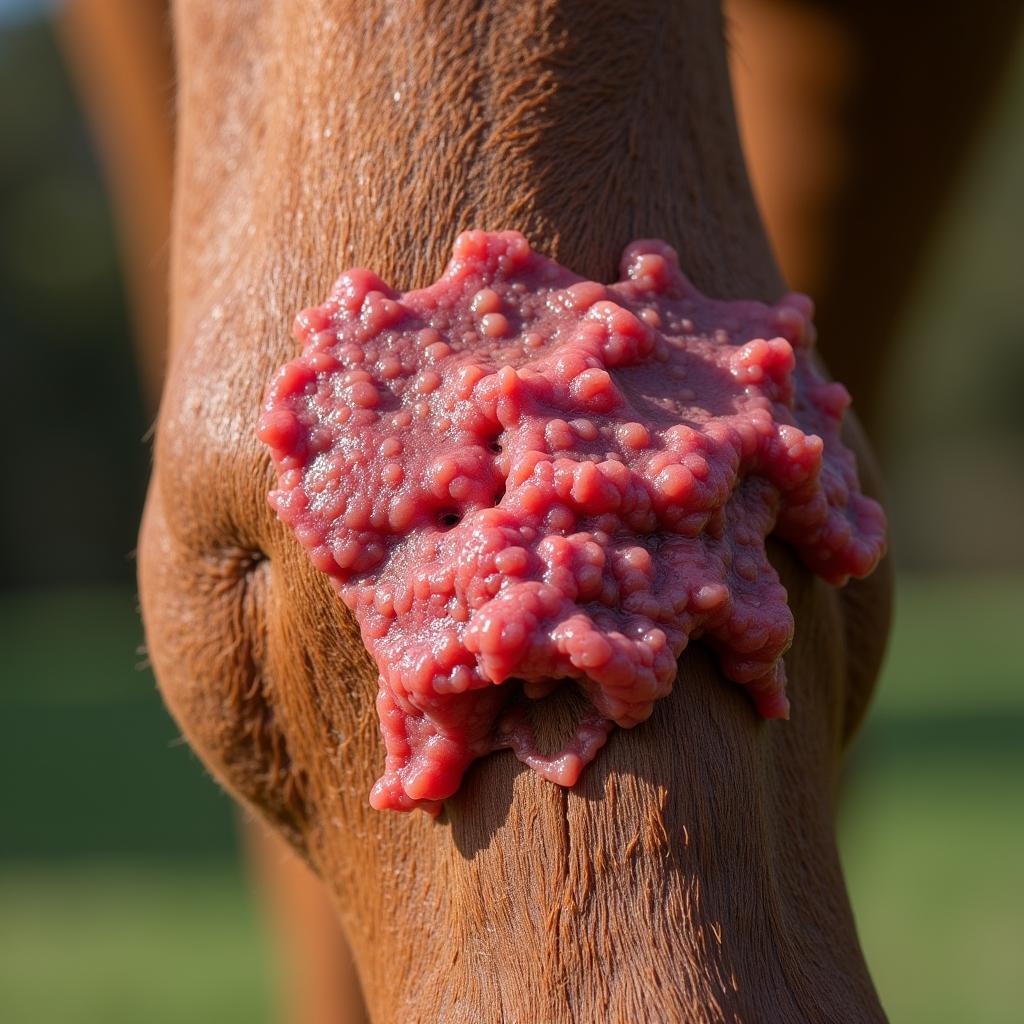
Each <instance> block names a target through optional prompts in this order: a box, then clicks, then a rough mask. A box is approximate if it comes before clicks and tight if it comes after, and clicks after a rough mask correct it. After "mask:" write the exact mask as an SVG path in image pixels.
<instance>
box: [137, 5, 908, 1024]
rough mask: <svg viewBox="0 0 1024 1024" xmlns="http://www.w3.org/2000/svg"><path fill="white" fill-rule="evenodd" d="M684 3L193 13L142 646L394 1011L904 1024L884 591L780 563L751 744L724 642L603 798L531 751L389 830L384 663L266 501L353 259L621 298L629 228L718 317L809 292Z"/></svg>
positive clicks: (548, 732)
mask: <svg viewBox="0 0 1024 1024" xmlns="http://www.w3.org/2000/svg"><path fill="white" fill-rule="evenodd" d="M661 6H662V5H659V4H653V3H652V4H649V5H647V4H642V5H631V6H630V7H629V8H628V13H624V11H623V9H622V8H621V5H613V4H610V3H608V4H606V3H596V4H587V5H573V4H569V3H555V2H550V3H540V4H525V5H501V4H484V5H483V7H482V8H479V9H478V8H477V6H476V5H471V4H466V5H463V4H461V3H451V4H445V5H436V4H430V5H428V4H423V5H420V4H415V3H411V4H408V5H401V6H400V7H397V8H395V9H394V10H391V11H390V13H389V16H388V17H387V18H385V17H384V16H383V15H382V14H381V12H380V10H378V8H377V6H376V5H373V4H359V5H356V4H353V5H347V4H342V3H333V4H328V3H313V2H311V0H297V2H295V3H291V4H288V5H284V4H279V5H273V4H263V5H257V4H253V3H247V2H242V0H231V2H228V0H225V2H223V3H220V4H216V5H212V4H201V3H198V2H189V0H183V2H182V3H180V4H179V5H178V8H177V11H176V16H175V17H176V31H177V42H178V61H179V97H178V110H179V118H180V121H179V136H178V143H179V151H178V171H177V200H176V209H175V217H174V236H173V253H172V263H173V267H172V324H171V356H170V364H169V377H168V382H167V387H166V390H165V394H164V400H163V404H162V408H161V414H160V420H159V426H158V432H157V441H156V449H155V463H154V475H153V482H152V486H151V491H150V495H149V500H148V503H147V509H146V515H145V520H144V523H143V529H142V537H141V544H140V551H139V557H140V582H141V594H142V602H143V611H144V615H145V619H146V628H147V642H148V645H149V649H150V653H151V657H152V660H153V664H154V666H155V669H156V672H157V676H158V679H159V682H160V685H161V688H162V691H163V693H164V696H165V699H166V700H167V703H168V705H169V707H170V708H171V710H172V712H173V714H174V715H175V716H176V718H177V719H178V721H179V722H180V723H181V726H182V728H183V730H184V732H185V733H186V735H187V736H188V738H189V740H190V742H191V743H192V744H193V746H194V747H195V748H196V750H197V751H198V752H199V753H200V755H201V756H202V757H203V759H204V760H205V761H206V763H207V764H208V765H209V766H210V768H211V770H212V771H213V772H214V773H215V774H216V775H217V777H218V778H219V779H220V780H221V781H222V783H223V784H224V785H226V786H227V787H228V788H229V789H230V790H231V791H232V792H233V793H234V794H235V795H236V796H237V797H239V798H240V799H241V800H243V801H245V802H246V803H247V804H249V805H250V806H252V807H254V808H255V809H257V810H258V811H259V812H260V813H261V814H262V815H263V816H264V817H265V818H266V819H267V820H268V821H269V822H271V823H272V824H273V826H274V827H275V828H276V829H278V830H279V831H280V832H281V833H282V834H284V835H285V836H286V837H287V838H288V840H289V841H290V842H291V843H292V844H293V845H294V847H295V848H296V849H297V850H298V851H300V853H301V854H302V856H304V857H305V858H307V859H308V861H309V862H310V863H311V864H312V865H313V867H314V868H315V869H316V870H317V871H318V872H319V873H320V874H321V875H322V877H323V878H324V879H325V880H326V881H327V883H328V885H329V887H330V889H331V891H332V893H333V896H334V899H335V902H336V905H337V909H338V912H339V915H340V918H341V921H342V923H343V926H344V928H345V931H346V934H347V936H348V939H349V941H350V944H351V946H352V950H353V954H354V958H355V961H356V964H357V967H358V970H359V974H360V978H361V981H362V985H363V989H364V992H365V995H366V999H367V1003H368V1006H369V1009H370V1012H371V1016H372V1018H373V1019H374V1020H376V1021H403V1022H404V1021H418V1020H423V1021H438V1020H452V1021H456V1020H459V1021H461V1020H494V1019H503V1020H509V1021H514V1020H522V1021H536V1020H542V1021H558V1022H562V1021H567V1022H568V1021H595V1020H608V1021H619V1020H623V1021H627V1020H628V1021H666V1020H673V1021H674V1020H686V1021H719V1020H721V1021H726V1020H729V1021H732V1020H742V1021H750V1022H753V1021H762V1020H771V1021H776V1020H777V1021H798V1020H843V1021H876V1020H882V1019H884V1018H883V1015H882V1012H881V1009H880V1008H879V1005H878V1002H877V998H876V996H875V994H874V991H873V988H872V986H871V982H870V980H869V978H868V976H867V972H866V969H865V967H864V963H863V959H862V956H861V953H860V950H859V947H858V944H857V939H856V935H855V931H854V927H853V922H852V918H851V915H850V910H849V906H848V901H847V897H846V892H845V886H844V883H843V880H842V876H841V872H840V868H839V864H838V859H837V856H836V851H835V841H834V799H835V785H836V780H837V775H838V771H839V765H840V757H841V754H842V751H843V749H844V747H845V745H846V742H847V740H848V738H849V736H850V735H851V734H852V732H853V731H854V730H855V728H856V726H857V724H858V722H859V720H860V718H861V716H862V714H863V710H864V708H865V705H866V703H867V700H868V697H869V695H870V689H871V686H872V684H873V681H874V678H875V675H876V672H877V668H878V663H879V660H880V657H881V653H882V649H883V646H884V640H885V634H886V630H887V622H888V597H889V581H888V575H887V569H886V568H885V567H883V568H882V569H881V570H880V571H879V572H877V573H876V574H875V575H874V576H873V577H871V578H870V579H869V580H867V581H865V582H864V583H861V584H853V585H851V586H850V587H848V588H847V589H845V590H841V591H840V590H835V589H833V588H831V587H829V586H828V585H826V584H824V583H822V582H820V581H818V580H815V579H812V578H811V577H810V575H809V574H808V573H807V572H806V571H804V570H802V569H800V568H799V567H798V566H797V565H796V563H795V560H794V559H793V557H792V556H791V555H790V553H789V552H788V551H787V550H786V549H785V548H783V547H781V546H776V547H774V548H773V550H772V557H773V561H774V563H775V565H776V566H777V568H778V569H779V571H780V573H781V575H782V579H783V582H784V583H785V584H786V586H787V588H788V589H789V592H790V600H791V605H792V607H793V611H794V614H795V617H796V623H797V627H796V642H795V644H794V647H793V648H792V650H791V651H790V653H789V654H788V655H787V671H788V675H789V678H790V693H791V697H792V701H793V707H794V714H793V719H792V721H791V722H789V723H788V724H780V723H769V722H764V721H761V720H759V719H758V718H757V716H756V715H755V714H754V713H753V711H752V709H751V707H750V705H749V703H748V701H747V700H746V698H745V697H744V696H743V695H742V693H741V692H739V691H738V688H736V687H732V686H729V685H725V684H723V681H722V680H721V678H720V677H719V674H718V673H717V671H716V670H715V668H714V665H713V661H712V660H711V659H710V658H709V657H708V656H707V655H705V654H704V653H703V652H702V651H701V650H700V649H699V645H696V646H695V648H694V649H693V650H691V651H688V652H687V654H686V655H685V656H684V657H683V658H682V661H681V666H680V680H679V682H678V684H677V686H676V689H675V692H674V694H673V695H672V696H671V697H670V698H668V699H666V700H664V701H663V702H661V703H660V705H659V706H658V708H657V710H656V712H655V714H654V716H653V717H652V718H651V719H650V720H649V721H648V722H647V723H645V724H644V725H642V726H640V727H638V728H636V729H634V730H631V731H628V732H626V731H620V732H618V733H616V734H615V735H613V737H612V738H611V740H610V741H609V743H608V746H607V748H606V749H605V751H604V752H603V753H602V755H601V756H600V758H599V759H598V761H597V763H596V764H595V765H593V766H592V767H591V768H590V769H589V770H588V771H587V773H586V774H585V775H584V777H583V778H582V780H581V782H580V783H579V784H578V785H577V786H576V787H575V788H574V789H573V790H571V791H564V790H561V789H558V788H556V787H554V786H552V785H550V784H548V783H545V782H543V781H542V780H540V779H538V778H537V777H536V776H535V775H533V773H531V772H529V771H528V770H526V769H524V768H523V766H521V765H520V764H518V762H516V761H515V760H514V758H513V757H512V755H511V754H510V753H504V754H500V755H495V756H493V757H490V758H488V759H485V760H484V761H482V762H481V763H479V764H478V765H477V766H476V767H475V768H474V769H473V770H472V771H471V773H470V775H469V776H468V778H467V781H466V784H465V785H464V787H463V789H462V790H461V791H460V792H459V793H458V794H457V795H456V796H455V797H454V798H452V799H451V800H449V801H447V803H446V805H445V811H444V814H443V815H442V816H441V818H440V819H439V820H438V821H433V820H431V819H430V818H428V817H427V816H426V815H422V814H417V815H393V814H380V813H379V812H375V811H371V810H370V809H369V807H368V806H367V803H366V793H367V792H368V791H369V788H370V786H371V784H372V782H373V779H374V777H375V773H376V771H377V768H378V767H379V765H380V763H381V760H382V749H381V742H380V738H379V735H378V731H377V722H376V719H375V715H374V710H373V708H374V705H373V700H374V694H375V689H376V686H375V680H376V673H375V671H374V669H373V667H372V665H371V663H370V660H369V658H368V656H367V655H366V652H365V651H364V649H363V648H362V645H361V643H360V640H359V636H358V633H357V631H356V629H355V626H354V624H353V622H352V619H351V617H350V616H349V614H348V613H347V612H346V611H345V609H344V607H343V606H342V605H341V603H340V602H339V601H338V600H337V598H336V596H335V595H334V594H333V592H332V591H331V589H330V587H329V585H328V583H327V581H326V579H325V578H324V577H322V576H320V575H318V574H317V573H316V572H315V570H313V569H312V568H311V566H310V565H309V564H308V562H307V560H306V558H305V556H304V554H303V553H302V551H301V550H300V549H299V547H298V545H297V543H296V542H295V540H294V538H292V537H291V536H290V535H289V534H288V532H287V531H286V529H285V528H284V527H283V526H282V525H281V524H280V523H279V522H277V521H276V519H275V517H274V516H273V514H272V512H271V511H270V509H269V507H268V506H267V504H266V493H267V490H268V488H269V486H270V485H271V482H272V478H273V477H272V473H271V470H270V466H269V462H268V458H267V456H266V454H265V452H264V451H263V449H262V448H261V446H260V445H259V443H258V442H257V440H256V437H255V434H254V424H255V420H256V418H257V415H258V410H259V405H260V399H261V396H262V390H263V386H264V383H265V381H266V380H267V378H268V377H269V375H270V373H271V371H272V370H273V368H274V367H276V366H277V365H279V364H280V363H281V362H283V361H284V360H286V359H287V358H288V357H289V356H291V355H292V354H293V352H294V347H293V342H292V341H291V339H290V336H289V333H288V326H289V323H290V320H291V317H292V315H293V314H294V312H295V311H296V310H298V309H299V308H301V307H303V306H306V305H309V304H310V303H311V302H312V301H315V300H317V298H318V297H319V296H321V295H322V294H324V293H325V290H326V288H327V286H328V285H329V284H330V282H331V280H332V279H333V278H334V277H335V276H336V274H337V272H338V270H339V269H341V268H343V267H346V266H350V265H363V266H371V267H373V268H374V269H375V270H377V271H378V272H379V273H380V274H381V275H382V276H383V277H384V278H385V279H387V280H390V281H393V282H396V283H398V284H400V285H401V286H402V287H405V288H409V287H419V286H422V285H424V284H426V283H427V282H429V281H431V280H432V279H434V278H435V277H436V276H437V274H438V273H439V271H440V269H441V268H442V267H443V265H444V261H445V258H446V255H447V252H448V250H449V248H450V245H451V241H452V239H453V238H454V236H455V235H456V233H457V232H458V231H460V230H462V229H464V228H466V227H470V226H482V227H487V228H489V229H495V230H496V229H501V228H517V229H519V230H522V231H523V232H525V233H526V234H527V236H528V237H529V238H530V239H531V241H532V243H533V244H534V245H535V246H536V247H538V248H539V249H541V250H542V251H546V252H549V253H550V254H551V255H552V256H554V257H555V258H557V259H558V260H559V261H560V262H562V263H564V264H566V265H568V266H571V267H572V268H573V269H574V270H575V271H576V272H578V273H580V274H583V275H587V276H591V277H594V278H596V279H599V280H601V279H603V280H608V279H610V278H611V276H612V274H613V272H614V268H615V262H616V259H617V256H618V254H619V252H620V251H621V249H622V247H623V246H624V245H625V243H626V242H628V241H629V240H630V239H632V238H634V237H638V236H655V237H663V238H665V239H667V240H668V241H669V242H670V243H671V244H673V245H674V246H676V247H677V249H678V250H679V253H680V256H681V260H682V262H683V265H684V266H685V268H686V270H687V272H688V274H689V275H690V276H691V277H692V279H693V280H694V282H695V283H696V284H697V285H698V287H700V288H701V289H702V290H704V291H705V292H707V293H708V294H713V295H717V296H721V297H728V298H738V297H743V298H760V299H766V300H771V299H775V298H776V297H777V296H778V295H779V294H781V293H782V291H783V290H784V289H783V287H782V284H781V281H780V279H779V275H778V272H777V270H776V268H775V266H774V264H773V261H772V258H771V255H770V252H769V250H768V246H767V244H766V242H765V238H764V234H763V230H762V228H761V225H760V222H759V219H758V216H757V213H756V210H755V207H754V204H753V202H752V200H751V197H750V194H749V188H748V186H747V182H746V175H745V171H744V166H743V161H742V158H741V155H740V151H739V146H738V142H737V139H736V135H735V128H734V123H733V115H732V111H731V101H730V93H729V86H728V79H727V74H726V66H725V52H724V47H723V44H722V39H721V28H720V24H719V14H718V11H717V9H716V7H715V6H714V5H713V4H710V3H698V2H684V3H677V4H674V5H670V6H668V5H666V9H665V10H661ZM510 41H514V42H510ZM396 96H397V99H396ZM211 97H216V102H211ZM595 212H596V213H597V215H595ZM852 433H853V436H852V437H851V438H850V442H851V443H852V444H853V445H854V446H855V448H856V450H857V452H858V456H859V459H860V463H861V473H862V478H863V479H864V481H865V487H866V489H867V490H868V491H869V492H871V491H875V492H877V483H876V482H875V481H874V474H873V470H872V465H871V459H870V455H869V453H868V451H867V449H866V447H865V445H864V442H863V440H862V439H861V438H860V437H859V436H858V435H857V433H856V428H855V427H854V428H852ZM579 713H580V708H579V707H578V706H577V704H576V703H575V701H574V700H573V699H572V698H571V697H568V696H564V695H563V696H558V697H555V698H552V699H551V700H550V701H549V702H548V704H547V705H546V706H545V716H544V717H543V719H542V720H541V721H540V722H539V730H538V731H539V734H540V736H541V738H542V740H543V739H544V738H545V737H546V738H547V740H548V741H549V742H550V744H551V745H552V746H557V745H558V743H559V740H560V738H561V737H562V736H563V735H564V733H565V732H566V731H567V729H568V727H569V723H570V722H571V721H573V720H574V718H575V716H576V715H578V714H579Z"/></svg>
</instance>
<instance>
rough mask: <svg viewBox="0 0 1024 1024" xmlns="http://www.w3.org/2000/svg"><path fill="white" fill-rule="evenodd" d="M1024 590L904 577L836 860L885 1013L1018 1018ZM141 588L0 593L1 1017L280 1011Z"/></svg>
mask: <svg viewBox="0 0 1024 1024" xmlns="http://www.w3.org/2000/svg"><path fill="white" fill-rule="evenodd" d="M1021 609H1024V579H1018V580H1012V579H1008V578H1007V579H973V580H969V579H962V578H933V579H924V578H921V579H913V578H911V579H904V580H903V581H902V582H901V586H900V590H899V602H898V609H897V625H896V632H895V635H894V639H893V643H892V649H891V652H890V656H889V659H888V663H887V667H886V671H885V678H884V679H883V681H882V684H881V687H880V690H879V694H878V699H877V701H876V705H875V708H874V710H873V713H872V716H871V718H870V720H869V722H868V724H867V726H866V727H865V729H864V731H863V734H862V736H861V737H860V740H859V742H858V745H857V749H856V752H855V754H854V756H853V758H852V762H851V771H850V779H849V784H848V788H847V793H846V801H845V806H844V813H843V820H842V829H841V840H842V849H843V857H844V861H845V864H846V868H847V874H848V878H849V881H850V888H851V894H852V898H853V903H854V909H855V913H856V915H857V919H858V923H859V927H860V931H861V937H862V940H863V944H864V948H865V951H866V954H867V957H868V960H869V963H870V965H871V968H872V972H873V974H874V977H875V979H876V981H877V984H878V986H879V989H880V991H881V993H882V997H883V1001H884V1003H885V1005H886V1007H887V1009H888V1011H889V1013H890V1015H891V1018H892V1020H893V1021H894V1022H895V1024H947V1022H948V1024H954V1022H956V1024H960V1022H964V1021H970V1022H971V1024H1009V1022H1011V1021H1013V1022H1016V1021H1018V1020H1020V1019H1021V1014H1020V1010H1019V997H1018V984H1017V978H1018V976H1019V974H1020V969H1021V967H1022V966H1024V952H1022V951H1024V885H1022V879H1021V869H1020V864H1021V863H1024V813H1022V812H1024V800H1022V790H1021V784H1020V780H1021V779H1024V743H1022V739H1024V728H1022V726H1024V647H1022V645H1021V643H1020V638H1019V636H1018V634H1017V618H1018V616H1019V612H1020V610H1021ZM140 641H141V630H140V627H139V624H138V619H137V616H136V615H135V611H134V608H133V602H132V597H131V594H130V593H127V592H124V591H117V590H111V591H89V592H63V593H56V594H45V593H39V594H34V595H24V594H20V595H8V596H6V597H0V650H3V651H4V657H5V666H6V669H7V671H6V672H5V676H4V679H3V682H2V684H0V721H3V723H4V726H5V728H4V743H3V744H0V773H2V776H3V777H4V778H5V779H6V780H8V782H9V783H10V784H8V785H7V786H6V789H5V793H4V819H3V824H2V825H0V1021H2V1022H3V1024H118V1022H120V1021H125V1022H129V1021H130V1022H133V1024H134V1022H145V1024H162V1022H165V1021H166V1022H171V1021H174V1022H179V1021H196V1022H206V1021H211V1022H217V1024H230V1022H232V1021H236V1020H237V1021H243V1020H244V1021H247V1022H259V1021H269V1020H271V1017H272V1013H271V1007H272V1005H273V986H272V983H271V981H270V980H268V963H269V960H268V954H267V949H266V945H265V939H264V936H263V934H262V931H261V929H260V924H259V921H258V920H257V919H255V917H254V912H253V910H252V907H251V904H250V902H249V899H248V896H247V893H246V890H245V886H244V882H243V880H242V879H241V877H240V872H239V869H238V868H237V867H236V866H235V862H234V859H233V858H234V842H233V821H234V816H233V810H232V807H231V805H230V803H229V802H228V801H227V800H226V799H225V798H224V797H222V796H221V795H220V794H219V793H218V791H217V790H216V787H215V786H214V785H213V784H212V783H211V782H210V781H209V779H208V778H206V777H205V776H204V773H203V771H202V769H201V768H200V767H199V766H198V764H197V762H196V760H195V758H194V757H193V756H192V755H191V754H190V753H189V751H188V750H187V748H186V747H184V746H183V745H182V744H181V743H180V740H179V739H178V734H177V730H176V729H175V727H174V725H173V723H172V722H171V721H170V719H169V718H168V717H167V715H166V713H165V712H164V711H163V709H162V707H161V705H160V702H159V698H158V696H157V694H156V691H155V688H154V685H153V681H152V677H151V675H150V674H149V673H148V672H147V671H146V670H145V669H140V667H139V662H140V658H139V656H138V654H137V653H136V648H137V646H138V644H139V643H140Z"/></svg>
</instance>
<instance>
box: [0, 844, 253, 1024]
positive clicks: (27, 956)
mask: <svg viewBox="0 0 1024 1024" xmlns="http://www.w3.org/2000/svg"><path fill="white" fill-rule="evenodd" d="M0 907H2V908H3V909H2V912H0V1019H2V1020H3V1021H4V1024H182V1022H184V1021H190V1022H193V1021H194V1022H199V1024H206V1022H210V1024H234V1022H237V1024H260V1022H269V1021H270V1020H271V1006H272V1003H273V1001H272V998H271V986H270V982H269V980H268V971H267V968H268V966H269V964H270V958H269V953H268V949H267V947H266V943H265V942H264V939H263V936H262V933H261V931H260V929H259V927H258V922H256V921H255V920H254V919H253V913H252V911H251V909H250V907H249V904H248V900H247V896H246V893H245V891H244V888H243V884H242V880H241V879H240V877H239V875H238V872H237V871H236V870H235V869H233V868H231V867H229V866H224V867H221V868H203V867H199V866H196V865H193V866H191V867H190V868H188V869H186V870H177V869H173V868H168V867H166V866H165V867H156V866H132V865H129V864H91V863H88V862H86V863H81V864H75V865H62V866H53V865H51V866H48V867H42V868H40V867H24V866H14V865H8V866H6V867H5V868H4V869H3V871H2V873H0Z"/></svg>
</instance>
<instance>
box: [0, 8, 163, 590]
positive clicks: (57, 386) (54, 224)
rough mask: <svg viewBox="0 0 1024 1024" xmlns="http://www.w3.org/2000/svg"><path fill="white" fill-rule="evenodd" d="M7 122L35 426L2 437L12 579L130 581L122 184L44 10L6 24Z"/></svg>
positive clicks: (3, 209)
mask: <svg viewBox="0 0 1024 1024" xmlns="http://www.w3.org/2000/svg"><path fill="white" fill-rule="evenodd" d="M0 125H2V126H3V130H2V131H0V352H2V355H3V361H4V420H5V423H6V424H7V428H8V431H10V430H11V429H12V428H13V429H14V434H15V437H17V438H19V439H20V440H19V442H18V443H16V444H12V443H8V444H5V445H3V446H0V476H2V478H3V479H4V481H5V482H6V485H5V489H4V493H5V495H7V500H5V501H3V502H2V503H0V586H5V587H11V586H21V585H26V584H46V583H55V582H67V581H75V582H79V583H87V582H100V581H112V580H121V581H127V580H130V579H131V578H132V576H133V574H134V567H133V565H132V561H131V558H130V554H131V552H132V550H133V548H134V546H135V531H136V528H137V524H138V519H139V511H140V509H141V501H142V495H143V492H144V487H145V476H146V470H147V465H148V456H147V452H146V447H145V445H144V444H143V443H142V437H143V435H144V433H145V431H146V420H145V416H144V413H143V410H142V403H141V399H140V397H139V390H138V385H137V381H136V375H135V367H134V363H133V356H132V349H131V340H130V335H129V329H128V323H127V318H126V314H125V308H124V298H123V295H122V289H121V282H120V278H119V273H118V265H117V258H116V251H115V244H114V235H113V229H112V226H111V219H110V212H109V207H108V203H107V199H106V195H105V193H104V189H103V184H102V182H101V181H100V179H99V176H98V173H97V168H96V164H95V160H94V157H93V154H92V150H91V148H90V142H89V138H88V135H87V134H86V130H85V128H84V126H83V124H82V122H81V118H80V117H79V114H78V111H77V110H76V108H75V105H74V103H73V100H72V96H71V92H70V87H69V85H68V82H67V79H66V76H65V73H64V70H63V67H62V65H61V62H60V58H59V56H58V54H57V52H56V49H55V46H54V42H53V39H52V36H51V33H50V31H49V29H48V28H47V26H46V25H45V24H42V23H40V22H38V21H32V20H29V21H23V22H16V23H14V24H10V25H7V26H2V25H0ZM26 453H30V455H31V457H26ZM82 495H86V496H89V497H88V499H87V500H83V499H82V497H81V496H82Z"/></svg>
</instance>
